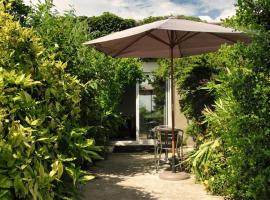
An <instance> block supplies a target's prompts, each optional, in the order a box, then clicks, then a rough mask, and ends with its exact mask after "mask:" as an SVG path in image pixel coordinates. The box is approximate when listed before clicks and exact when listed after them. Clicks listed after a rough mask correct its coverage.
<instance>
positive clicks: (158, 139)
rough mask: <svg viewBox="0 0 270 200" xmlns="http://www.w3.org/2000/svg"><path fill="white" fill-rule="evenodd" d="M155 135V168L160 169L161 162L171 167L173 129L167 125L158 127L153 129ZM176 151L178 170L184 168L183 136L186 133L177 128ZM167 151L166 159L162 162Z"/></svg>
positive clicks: (175, 130)
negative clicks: (170, 155) (163, 154)
mask: <svg viewBox="0 0 270 200" xmlns="http://www.w3.org/2000/svg"><path fill="white" fill-rule="evenodd" d="M153 132H154V133H155V137H154V141H155V142H154V144H155V166H156V170H158V169H159V165H160V162H161V161H163V163H167V164H170V165H171V162H170V159H169V151H170V150H171V148H172V128H171V127H168V126H166V125H160V126H156V127H155V128H154V129H153ZM174 132H175V138H174V139H175V144H176V145H175V150H176V153H177V162H178V164H177V165H176V166H177V167H178V168H180V169H181V168H182V166H181V162H182V161H183V135H184V131H183V130H182V129H178V128H175V129H174ZM164 151H165V159H164V160H161V155H162V153H163V152H164Z"/></svg>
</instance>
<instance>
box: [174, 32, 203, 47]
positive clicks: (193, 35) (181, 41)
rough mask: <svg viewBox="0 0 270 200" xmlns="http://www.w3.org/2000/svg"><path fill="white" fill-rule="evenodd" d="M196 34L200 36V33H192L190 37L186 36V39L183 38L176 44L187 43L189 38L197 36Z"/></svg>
mask: <svg viewBox="0 0 270 200" xmlns="http://www.w3.org/2000/svg"><path fill="white" fill-rule="evenodd" d="M198 34H200V32H195V33H193V34H192V35H190V36H187V37H186V38H183V39H182V40H180V41H178V44H181V43H183V42H184V41H187V40H189V39H190V38H193V37H195V36H196V35H198Z"/></svg>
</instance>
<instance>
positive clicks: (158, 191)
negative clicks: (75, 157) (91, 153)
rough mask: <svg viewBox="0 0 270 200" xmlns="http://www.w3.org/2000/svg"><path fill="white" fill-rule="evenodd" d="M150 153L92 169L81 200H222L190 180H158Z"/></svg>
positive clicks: (115, 157) (119, 156) (113, 158)
mask: <svg viewBox="0 0 270 200" xmlns="http://www.w3.org/2000/svg"><path fill="white" fill-rule="evenodd" d="M153 163H154V162H153V155H152V154H149V153H135V154H134V153H132V154H131V153H113V154H111V155H110V156H109V159H108V160H105V161H101V162H98V163H97V165H96V166H95V167H94V168H92V170H93V172H94V173H95V174H96V176H97V178H96V179H95V180H93V181H90V182H89V183H88V184H87V185H85V186H84V187H83V188H82V199H83V200H176V199H177V200H223V198H222V197H217V196H211V195H208V194H207V193H206V191H205V190H204V186H203V185H200V184H195V180H194V178H193V177H192V178H191V179H188V180H183V181H165V180H160V179H159V177H158V174H157V173H156V172H155V168H154V164H153Z"/></svg>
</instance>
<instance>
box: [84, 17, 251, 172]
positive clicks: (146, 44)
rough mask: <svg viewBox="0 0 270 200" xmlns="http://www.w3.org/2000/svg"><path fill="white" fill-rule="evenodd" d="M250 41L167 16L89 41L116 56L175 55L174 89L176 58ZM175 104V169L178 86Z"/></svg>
mask: <svg viewBox="0 0 270 200" xmlns="http://www.w3.org/2000/svg"><path fill="white" fill-rule="evenodd" d="M238 41H240V42H244V43H248V42H250V38H249V37H248V36H247V35H245V34H244V33H241V32H238V31H235V30H233V29H230V28H224V27H221V26H218V25H213V24H207V23H202V22H195V21H189V20H184V19H167V20H161V21H157V22H153V23H150V24H145V25H142V26H137V27H134V28H130V29H127V30H124V31H120V32H116V33H113V34H110V35H107V36H104V37H101V38H98V39H95V40H92V41H89V42H86V43H85V44H86V45H91V46H93V47H95V48H96V49H97V50H99V51H102V52H104V53H105V54H107V55H111V56H112V57H138V58H171V66H170V67H171V73H170V74H171V88H174V86H173V85H174V81H173V80H174V72H173V71H174V67H173V58H179V57H185V56H191V55H197V54H202V53H207V52H213V51H216V50H218V49H219V48H220V46H221V45H222V44H225V43H227V44H234V43H236V42H238ZM171 99H172V100H171V101H172V102H171V104H172V113H171V115H172V127H171V128H172V171H173V172H175V171H176V168H175V166H176V165H175V162H176V159H175V140H174V138H175V134H174V130H175V127H174V126H175V118H174V89H172V90H171Z"/></svg>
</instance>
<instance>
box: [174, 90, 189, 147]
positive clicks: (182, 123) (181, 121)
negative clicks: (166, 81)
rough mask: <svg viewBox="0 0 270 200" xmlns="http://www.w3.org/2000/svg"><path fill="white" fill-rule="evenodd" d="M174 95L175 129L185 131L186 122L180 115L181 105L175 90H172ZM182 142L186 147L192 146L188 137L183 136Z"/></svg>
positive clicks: (182, 115) (183, 116) (181, 114)
mask: <svg viewBox="0 0 270 200" xmlns="http://www.w3.org/2000/svg"><path fill="white" fill-rule="evenodd" d="M174 94H175V97H174V102H175V106H174V112H175V127H176V128H180V129H182V130H184V131H185V130H186V128H187V126H188V120H187V119H186V117H185V115H184V114H183V113H181V105H180V103H179V100H180V96H179V94H178V92H177V89H176V88H174ZM184 141H185V142H186V145H188V146H193V145H194V141H193V139H192V138H191V137H190V136H187V135H184Z"/></svg>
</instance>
